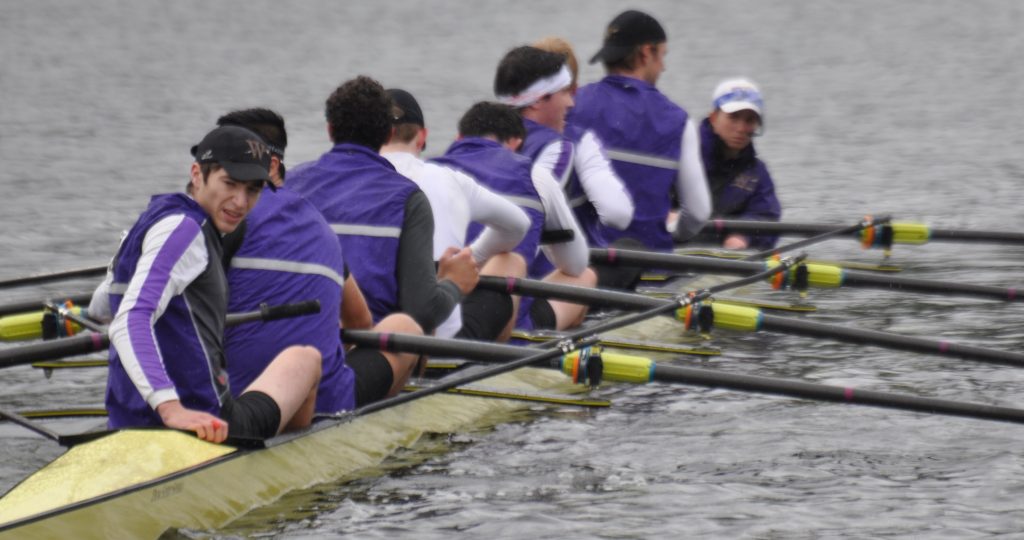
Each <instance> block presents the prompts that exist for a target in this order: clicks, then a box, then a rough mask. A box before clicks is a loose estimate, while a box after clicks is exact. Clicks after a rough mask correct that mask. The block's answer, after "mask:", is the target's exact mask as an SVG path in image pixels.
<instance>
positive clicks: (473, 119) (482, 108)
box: [459, 101, 526, 143]
mask: <svg viewBox="0 0 1024 540" xmlns="http://www.w3.org/2000/svg"><path fill="white" fill-rule="evenodd" d="M459 134H460V135H462V136H463V137H487V136H491V137H494V138H496V139H498V142H502V143H503V142H506V141H508V140H509V139H511V138H514V137H518V138H520V139H525V138H526V128H525V127H524V126H523V119H522V117H520V116H519V112H518V111H516V109H514V108H513V107H510V106H508V105H503V104H501V103H494V102H490V101H481V102H479V103H476V104H474V105H473V106H472V107H470V108H469V110H468V111H466V113H465V114H463V115H462V119H460V120H459Z"/></svg>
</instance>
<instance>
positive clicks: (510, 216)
mask: <svg viewBox="0 0 1024 540" xmlns="http://www.w3.org/2000/svg"><path fill="white" fill-rule="evenodd" d="M381 155H382V156H384V157H385V158H386V159H387V160H388V161H390V162H391V164H392V165H394V166H395V169H396V170H397V171H398V172H399V173H401V174H402V175H403V176H405V177H406V178H409V179H410V180H412V181H413V182H416V185H418V186H419V187H420V190H422V191H423V193H424V194H425V195H426V196H427V200H428V201H429V202H430V208H431V212H432V213H433V215H434V260H435V261H436V260H438V259H440V258H441V255H442V254H444V252H445V250H446V249H448V248H449V247H456V248H460V249H461V248H462V247H463V246H465V245H466V229H467V227H469V223H470V222H471V221H475V222H478V223H481V224H483V225H484V226H485V227H484V230H483V232H482V233H480V236H479V237H477V239H476V240H475V241H474V242H473V243H472V245H470V251H472V253H473V260H475V261H476V262H477V264H483V263H484V262H485V261H486V260H487V259H489V258H491V257H492V256H494V255H497V254H499V253H504V252H507V251H511V250H512V249H513V248H515V247H516V246H517V245H519V242H520V241H522V239H523V237H524V236H526V232H527V231H528V230H529V229H530V218H529V217H528V216H527V215H526V212H523V210H522V209H520V208H519V207H518V206H516V205H515V204H514V203H512V202H511V201H509V200H508V199H505V198H504V197H502V196H500V195H498V194H497V193H494V192H493V191H490V190H489V189H487V188H485V187H483V186H481V185H480V184H478V183H477V182H476V180H474V179H473V178H472V177H470V176H469V175H467V174H465V173H463V172H461V171H456V170H454V169H451V168H448V167H444V166H441V165H438V164H436V163H428V162H425V161H423V160H422V159H420V158H418V157H416V156H415V155H413V154H410V153H408V152H386V153H384V154H381ZM460 328H462V308H461V306H459V305H456V306H455V309H454V310H453V311H452V314H451V315H449V316H448V318H447V319H446V320H445V321H444V322H442V323H441V324H440V325H438V327H437V329H436V330H435V334H436V335H437V336H438V337H451V336H454V335H455V334H456V333H457V332H458V331H459V329H460Z"/></svg>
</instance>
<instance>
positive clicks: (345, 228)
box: [331, 223, 402, 238]
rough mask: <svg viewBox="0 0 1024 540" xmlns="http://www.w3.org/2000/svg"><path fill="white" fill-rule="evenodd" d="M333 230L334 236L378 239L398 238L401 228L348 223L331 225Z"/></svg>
mask: <svg viewBox="0 0 1024 540" xmlns="http://www.w3.org/2000/svg"><path fill="white" fill-rule="evenodd" d="M331 230H332V231H334V234H348V235H352V236H373V237H378V238H398V237H399V236H400V235H401V233H402V229H401V227H385V226H381V225H353V224H348V223H331Z"/></svg>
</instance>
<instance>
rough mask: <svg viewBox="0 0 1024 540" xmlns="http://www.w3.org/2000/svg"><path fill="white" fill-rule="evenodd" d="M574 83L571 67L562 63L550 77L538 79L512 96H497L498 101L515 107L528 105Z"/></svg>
mask: <svg viewBox="0 0 1024 540" xmlns="http://www.w3.org/2000/svg"><path fill="white" fill-rule="evenodd" d="M570 84H572V75H571V74H570V73H569V68H567V67H566V66H565V64H562V69H560V70H558V73H555V74H554V75H552V76H550V77H544V78H543V79H538V80H537V81H536V82H534V83H533V84H531V85H530V87H529V88H527V89H526V90H523V91H522V92H520V93H518V94H515V95H511V96H497V98H498V101H499V102H501V103H504V104H505V105H511V106H513V107H526V106H529V105H533V104H534V103H536V102H538V101H540V99H541V98H543V97H544V96H546V95H548V94H554V93H555V92H558V91H559V90H561V89H563V88H566V87H568V86H569V85H570Z"/></svg>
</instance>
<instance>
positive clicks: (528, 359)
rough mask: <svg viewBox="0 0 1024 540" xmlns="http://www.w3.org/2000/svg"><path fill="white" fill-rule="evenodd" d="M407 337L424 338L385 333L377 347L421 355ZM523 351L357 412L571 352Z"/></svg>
mask: <svg viewBox="0 0 1024 540" xmlns="http://www.w3.org/2000/svg"><path fill="white" fill-rule="evenodd" d="M348 335H349V334H347V333H346V336H348ZM405 338H421V339H422V337H421V336H405V335H400V334H381V335H380V336H378V341H377V344H378V345H379V346H380V348H381V350H407V351H409V352H417V351H411V350H409V349H406V348H405V347H402V344H403V343H406V342H405V341H404V339H405ZM596 342H597V338H596V337H592V338H588V339H584V340H581V341H580V343H579V344H578V345H579V346H580V347H586V346H589V345H593V344H594V343H596ZM457 343H458V342H457ZM519 351H520V353H521V354H520V355H519V357H518V358H517V359H515V360H511V361H509V362H507V363H504V364H499V365H495V366H491V367H489V368H486V369H482V370H480V371H477V372H473V373H469V374H465V375H463V376H461V377H454V378H452V379H450V380H447V381H443V382H439V383H437V384H433V385H431V386H429V387H427V388H423V389H420V390H416V391H415V392H409V393H406V394H399V395H397V396H394V397H390V398H387V399H383V400H381V401H376V402H374V403H371V404H369V405H364V406H362V407H360V408H359V409H357V412H358V414H360V415H365V414H368V413H371V412H374V411H378V410H382V409H387V408H390V407H393V406H395V405H400V404H402V403H407V402H409V401H414V400H417V399H420V398H423V397H426V396H429V395H432V394H437V393H440V392H444V391H447V390H449V389H451V388H455V387H457V386H462V385H464V384H469V383H473V382H477V381H479V380H482V379H486V378H489V377H494V376H496V375H501V374H503V373H507V372H509V371H512V370H514V369H518V368H520V367H526V366H530V365H534V364H540V363H541V362H544V361H546V360H551V359H554V358H558V357H560V356H562V355H563V354H565V353H566V352H567V351H564V350H561V349H557V348H552V349H548V350H544V351H536V350H530V349H519ZM522 353H526V354H522ZM529 353H533V354H529ZM420 354H426V353H425V352H420ZM435 354H440V353H435Z"/></svg>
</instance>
